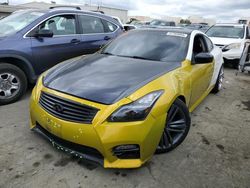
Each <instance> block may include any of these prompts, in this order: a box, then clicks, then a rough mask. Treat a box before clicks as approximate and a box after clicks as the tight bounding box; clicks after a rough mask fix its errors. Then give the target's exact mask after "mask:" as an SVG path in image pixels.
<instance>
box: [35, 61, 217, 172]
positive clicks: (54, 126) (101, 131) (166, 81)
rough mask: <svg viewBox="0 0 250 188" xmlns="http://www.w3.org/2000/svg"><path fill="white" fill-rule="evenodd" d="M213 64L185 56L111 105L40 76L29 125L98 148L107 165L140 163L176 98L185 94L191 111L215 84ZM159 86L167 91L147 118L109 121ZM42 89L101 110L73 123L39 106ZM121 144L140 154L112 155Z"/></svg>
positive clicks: (156, 140)
mask: <svg viewBox="0 0 250 188" xmlns="http://www.w3.org/2000/svg"><path fill="white" fill-rule="evenodd" d="M213 65H214V63H211V64H203V65H192V64H191V62H190V61H188V60H185V61H183V62H182V66H181V67H180V68H178V69H176V70H174V71H171V72H169V73H166V74H165V75H163V76H161V77H159V78H157V79H156V80H154V81H152V82H150V83H149V84H147V85H145V86H143V87H142V88H140V89H139V90H137V91H136V92H135V93H133V94H131V95H130V96H128V97H127V98H123V99H122V100H120V101H118V102H117V103H115V104H112V105H103V104H99V103H95V102H91V101H88V100H84V99H79V98H77V97H73V96H70V95H67V94H63V93H60V92H57V91H54V90H51V89H48V88H46V87H44V86H43V85H42V76H41V77H40V78H39V80H38V82H37V85H36V87H35V88H34V89H33V92H32V96H31V100H30V117H31V120H30V128H31V129H32V128H33V127H35V125H36V122H39V124H40V125H41V126H42V127H44V128H45V129H46V130H48V131H49V132H51V133H52V134H54V135H56V136H58V137H60V138H62V139H65V140H68V141H71V142H74V143H78V144H82V145H85V146H89V147H92V148H95V149H97V150H98V151H99V152H100V153H102V155H103V156H104V167H107V168H137V167H140V166H141V165H142V164H144V163H145V162H146V161H147V160H149V159H150V158H151V157H152V156H153V154H154V152H155V150H156V147H157V145H158V143H159V140H160V138H161V134H162V131H163V129H164V126H165V120H166V117H167V111H168V109H169V108H170V106H171V105H172V103H173V102H174V101H175V100H176V98H177V97H179V96H183V97H184V98H185V101H186V105H187V106H188V108H189V111H190V112H191V111H193V110H194V109H195V108H196V107H197V106H198V105H199V104H200V103H201V102H202V100H203V99H204V98H205V97H206V96H207V95H208V93H209V92H210V91H211V89H212V88H207V87H208V86H209V84H210V80H211V77H212V73H213ZM44 74H46V73H44ZM160 89H163V90H164V93H163V94H162V96H161V97H160V98H159V99H158V101H157V102H156V104H155V105H154V107H153V109H152V110H151V112H150V114H149V115H148V117H147V118H146V119H145V120H144V121H137V122H124V123H121V122H119V123H114V122H112V123H110V122H107V121H106V119H107V118H108V117H109V116H110V115H111V114H112V113H113V112H114V111H115V110H116V109H117V108H119V107H120V106H122V105H124V104H128V103H131V102H132V101H134V100H137V99H138V98H140V97H142V96H144V95H146V94H148V93H150V92H152V91H156V90H160ZM41 91H44V92H47V93H50V94H53V95H56V96H59V97H62V98H67V99H69V100H72V101H76V102H79V103H82V104H85V105H89V106H93V107H95V108H98V109H100V111H99V112H98V113H97V115H96V116H95V118H94V120H93V122H92V124H80V123H73V122H68V121H64V120H61V119H58V118H56V117H53V116H52V115H50V114H49V113H47V112H46V111H44V110H43V109H42V108H41V107H40V105H39V103H38V102H39V97H40V93H41ZM121 144H138V145H139V146H140V151H141V153H140V154H141V158H140V159H118V158H116V157H115V156H113V154H112V152H111V151H112V148H113V147H115V146H117V145H121Z"/></svg>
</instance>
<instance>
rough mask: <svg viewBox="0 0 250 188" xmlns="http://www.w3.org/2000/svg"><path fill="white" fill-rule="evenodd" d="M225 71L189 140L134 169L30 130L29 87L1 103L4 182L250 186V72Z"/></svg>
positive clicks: (0, 176) (0, 182)
mask: <svg viewBox="0 0 250 188" xmlns="http://www.w3.org/2000/svg"><path fill="white" fill-rule="evenodd" d="M225 74H226V75H225V84H224V89H223V90H222V91H221V92H220V93H219V94H217V95H213V94H210V95H209V96H208V97H207V98H206V99H205V101H203V103H202V104H201V105H200V106H199V107H198V108H197V109H196V110H195V111H194V112H193V113H192V128H191V130H190V133H189V135H188V137H187V139H186V140H185V142H184V143H183V144H182V145H181V146H179V147H178V148H177V149H176V150H174V151H172V152H170V153H167V154H161V155H155V156H154V157H153V158H152V160H151V161H150V162H148V163H147V164H145V165H144V166H143V167H141V168H139V169H133V170H120V169H103V168H102V167H101V166H96V165H94V164H91V163H86V162H84V161H79V160H78V159H75V158H72V157H70V156H68V155H66V154H64V153H62V152H60V151H57V150H56V149H55V148H53V147H52V146H50V144H48V143H47V142H46V141H45V140H43V139H42V138H40V137H38V136H37V135H36V134H35V133H33V132H31V131H29V126H28V123H29V96H30V93H31V92H30V91H29V92H28V94H27V95H26V96H25V98H24V99H23V100H21V101H19V102H17V103H15V104H11V105H7V106H1V107H0V187H1V188H5V187H15V188H16V187H36V188H38V187H53V188H55V187H60V188H64V187H73V188H77V187H78V188H80V187H98V188H101V187H108V188H109V187H138V188H139V187H152V188H153V187H159V188H160V187H192V188H193V187H199V188H200V187H227V188H228V187H244V188H248V187H249V188H250V75H248V74H240V75H238V76H235V70H232V69H226V70H225Z"/></svg>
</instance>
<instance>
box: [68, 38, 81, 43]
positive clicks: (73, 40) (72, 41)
mask: <svg viewBox="0 0 250 188" xmlns="http://www.w3.org/2000/svg"><path fill="white" fill-rule="evenodd" d="M80 42H81V41H80V40H79V39H72V40H71V41H70V43H72V44H79V43H80Z"/></svg>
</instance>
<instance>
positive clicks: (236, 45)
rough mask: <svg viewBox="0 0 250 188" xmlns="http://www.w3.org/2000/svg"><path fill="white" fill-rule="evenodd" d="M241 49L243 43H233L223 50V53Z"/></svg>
mask: <svg viewBox="0 0 250 188" xmlns="http://www.w3.org/2000/svg"><path fill="white" fill-rule="evenodd" d="M240 47H241V43H232V44H229V45H227V46H225V47H224V48H223V49H222V51H223V52H225V51H228V50H232V49H240Z"/></svg>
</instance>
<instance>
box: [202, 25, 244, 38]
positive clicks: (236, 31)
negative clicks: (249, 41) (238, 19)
mask: <svg viewBox="0 0 250 188" xmlns="http://www.w3.org/2000/svg"><path fill="white" fill-rule="evenodd" d="M206 34H207V35H208V36H209V37H222V38H243V37H244V27H243V26H213V27H211V28H210V29H209V30H208V31H207V32H206Z"/></svg>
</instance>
